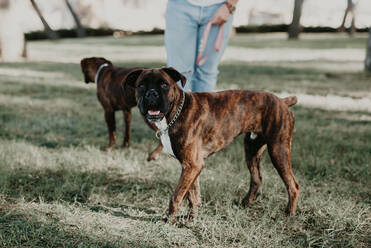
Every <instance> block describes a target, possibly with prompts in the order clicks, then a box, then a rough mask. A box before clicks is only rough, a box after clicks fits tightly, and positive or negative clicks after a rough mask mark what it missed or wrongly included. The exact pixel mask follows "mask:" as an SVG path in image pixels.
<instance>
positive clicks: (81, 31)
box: [65, 0, 85, 38]
mask: <svg viewBox="0 0 371 248" xmlns="http://www.w3.org/2000/svg"><path fill="white" fill-rule="evenodd" d="M65 2H66V5H67V7H68V9H69V11H70V12H71V15H72V17H73V19H74V21H75V24H76V34H77V37H79V38H82V37H85V29H84V28H83V27H82V26H81V22H80V19H79V17H78V16H77V14H76V12H75V10H74V9H73V8H72V6H71V4H70V2H69V1H68V0H65Z"/></svg>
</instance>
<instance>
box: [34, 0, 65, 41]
mask: <svg viewBox="0 0 371 248" xmlns="http://www.w3.org/2000/svg"><path fill="white" fill-rule="evenodd" d="M30 1H31V4H32V7H33V8H34V9H35V11H36V13H37V15H38V16H39V18H40V20H41V22H42V23H43V25H44V31H45V34H46V36H47V37H48V38H49V39H51V40H56V39H58V38H59V37H58V35H57V33H56V32H54V30H53V29H51V27H50V26H49V24H48V23H47V22H46V20H45V18H44V17H43V15H42V14H41V11H40V9H39V7H38V6H37V4H36V2H35V0H30Z"/></svg>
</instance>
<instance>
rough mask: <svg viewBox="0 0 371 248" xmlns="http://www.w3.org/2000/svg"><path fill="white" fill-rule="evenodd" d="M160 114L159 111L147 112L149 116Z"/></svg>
mask: <svg viewBox="0 0 371 248" xmlns="http://www.w3.org/2000/svg"><path fill="white" fill-rule="evenodd" d="M159 113H160V110H148V114H150V115H158V114H159Z"/></svg>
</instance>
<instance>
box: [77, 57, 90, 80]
mask: <svg viewBox="0 0 371 248" xmlns="http://www.w3.org/2000/svg"><path fill="white" fill-rule="evenodd" d="M88 61H89V59H88V58H84V59H82V60H81V61H80V66H81V71H82V73H83V74H84V81H85V83H87V84H88V83H90V82H93V79H91V78H90V77H89V72H88V63H89V62H88Z"/></svg>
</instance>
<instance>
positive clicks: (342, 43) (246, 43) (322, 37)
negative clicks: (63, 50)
mask: <svg viewBox="0 0 371 248" xmlns="http://www.w3.org/2000/svg"><path fill="white" fill-rule="evenodd" d="M349 41H351V42H349ZM40 42H42V43H47V44H49V43H50V41H39V43H40ZM63 42H64V43H65V44H76V40H75V39H65V40H63ZM366 42H367V34H363V33H360V34H356V35H355V37H353V38H351V39H350V38H349V36H347V35H345V34H336V33H335V34H333V33H325V34H316V35H313V34H302V35H301V40H294V41H289V42H287V35H286V33H267V34H238V35H236V36H234V37H232V39H231V41H230V43H229V45H232V46H241V47H248V48H313V49H333V48H365V46H366ZM102 43H104V44H105V45H110V46H163V44H164V37H163V36H162V35H152V36H150V38H149V37H148V36H143V35H132V36H124V37H121V38H113V37H112V38H107V37H104V38H101V37H98V38H88V39H86V41H84V44H86V45H101V44H102Z"/></svg>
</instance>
